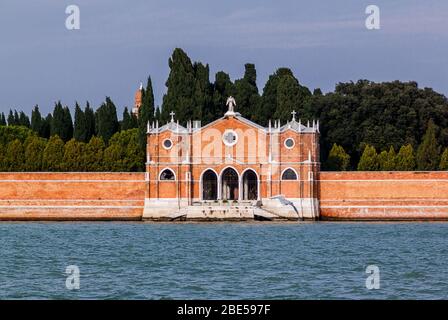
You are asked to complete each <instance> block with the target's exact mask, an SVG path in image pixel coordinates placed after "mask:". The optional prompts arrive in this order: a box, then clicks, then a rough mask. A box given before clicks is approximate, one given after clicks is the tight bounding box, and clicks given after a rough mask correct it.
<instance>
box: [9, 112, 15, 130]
mask: <svg viewBox="0 0 448 320" xmlns="http://www.w3.org/2000/svg"><path fill="white" fill-rule="evenodd" d="M15 125H16V123H15V119H14V114H13V113H12V110H11V109H9V114H8V126H15Z"/></svg>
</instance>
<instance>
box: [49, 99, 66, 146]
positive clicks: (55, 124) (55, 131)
mask: <svg viewBox="0 0 448 320" xmlns="http://www.w3.org/2000/svg"><path fill="white" fill-rule="evenodd" d="M64 120H65V117H64V109H63V107H62V104H61V102H60V101H58V102H57V103H56V104H55V106H54V110H53V116H52V118H51V129H50V135H51V136H54V135H57V136H59V137H60V138H61V139H62V140H63V141H66V140H65V139H67V136H66V133H65V128H64V125H65V122H64ZM67 141H68V140H67Z"/></svg>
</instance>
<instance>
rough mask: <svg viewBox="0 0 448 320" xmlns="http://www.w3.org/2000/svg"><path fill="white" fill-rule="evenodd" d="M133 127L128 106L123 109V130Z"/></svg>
mask: <svg viewBox="0 0 448 320" xmlns="http://www.w3.org/2000/svg"><path fill="white" fill-rule="evenodd" d="M131 128H132V119H131V115H130V114H129V111H128V107H125V108H124V111H123V120H122V121H121V130H122V131H123V130H128V129H131Z"/></svg>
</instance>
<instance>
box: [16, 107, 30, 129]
mask: <svg viewBox="0 0 448 320" xmlns="http://www.w3.org/2000/svg"><path fill="white" fill-rule="evenodd" d="M19 124H20V125H21V126H24V127H27V128H29V127H30V125H31V124H30V118H28V116H27V115H26V114H25V112H23V111H20V114H19Z"/></svg>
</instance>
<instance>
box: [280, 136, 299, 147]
mask: <svg viewBox="0 0 448 320" xmlns="http://www.w3.org/2000/svg"><path fill="white" fill-rule="evenodd" d="M288 140H292V147H288V146H287V145H286V141H288ZM283 145H284V146H285V148H286V149H289V150H291V149H292V148H294V147H295V146H296V140H294V138H292V137H289V138H286V139H285V141H283Z"/></svg>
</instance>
